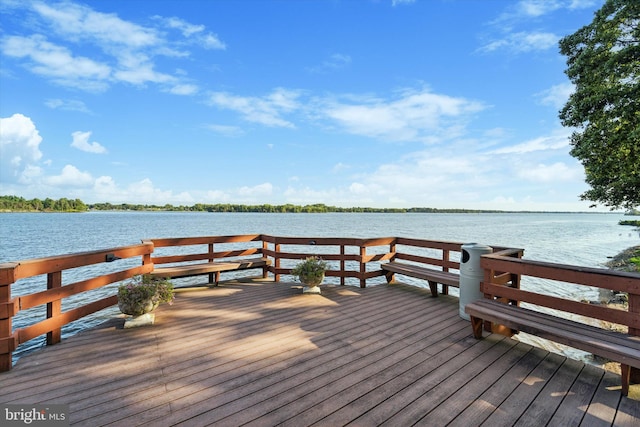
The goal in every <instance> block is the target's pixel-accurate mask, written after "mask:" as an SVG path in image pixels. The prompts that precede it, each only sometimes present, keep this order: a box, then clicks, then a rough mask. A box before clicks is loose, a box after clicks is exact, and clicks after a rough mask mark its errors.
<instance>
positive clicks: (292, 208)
mask: <svg viewBox="0 0 640 427" xmlns="http://www.w3.org/2000/svg"><path fill="white" fill-rule="evenodd" d="M89 209H93V210H107V211H110V210H128V211H179V212H218V213H220V212H258V213H334V212H353V213H407V212H421V213H438V212H440V213H473V212H501V211H477V210H471V209H435V208H369V207H350V208H341V207H337V206H327V205H325V204H322V203H318V204H313V205H304V206H301V205H292V204H285V205H271V204H262V205H240V204H229V203H218V204H202V203H196V204H195V205H193V206H173V205H169V204H167V205H163V206H159V205H140V204H137V205H133V204H127V203H123V204H115V205H114V204H111V203H95V204H91V205H89Z"/></svg>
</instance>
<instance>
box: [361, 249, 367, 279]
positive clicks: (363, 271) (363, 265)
mask: <svg viewBox="0 0 640 427" xmlns="http://www.w3.org/2000/svg"><path fill="white" fill-rule="evenodd" d="M366 256H367V247H366V246H360V287H361V288H366V287H367V278H366V276H365V274H366V272H367V263H366V261H365V259H364V257H366Z"/></svg>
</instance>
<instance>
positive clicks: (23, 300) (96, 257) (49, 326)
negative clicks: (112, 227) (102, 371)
mask: <svg viewBox="0 0 640 427" xmlns="http://www.w3.org/2000/svg"><path fill="white" fill-rule="evenodd" d="M151 252H153V245H151V244H141V245H134V246H124V247H119V248H115V249H104V250H99V251H92V252H82V253H75V254H69V255H61V256H54V257H49V258H37V259H30V260H25V261H18V262H9V263H3V264H0V371H6V370H9V369H10V368H11V365H12V353H13V351H14V350H15V349H16V348H17V347H18V345H20V344H23V343H25V342H27V341H29V340H31V339H33V338H35V337H38V336H40V335H43V334H47V344H55V343H58V342H60V339H61V336H62V326H64V325H66V324H68V323H70V322H73V321H74V320H78V319H80V318H82V317H85V316H87V315H89V314H92V313H95V312H97V311H99V310H102V309H104V308H107V307H109V306H112V305H114V304H117V302H118V297H117V296H116V295H115V294H114V295H111V296H108V297H106V298H101V299H98V300H96V301H92V302H90V303H88V304H85V305H81V306H79V307H76V308H73V309H71V310H68V311H64V312H63V311H62V299H63V298H67V297H71V296H73V295H77V294H80V293H83V292H87V291H90V290H93V289H97V288H101V287H103V286H106V285H109V284H111V283H116V282H120V281H123V280H126V279H128V278H130V277H133V276H135V275H138V274H145V273H149V272H150V271H151V270H152V269H153V264H147V265H140V266H137V267H131V268H127V269H124V270H118V271H112V272H110V273H108V274H104V275H100V276H96V277H90V278H86V279H85V280H81V281H77V282H74V283H69V284H65V285H63V277H62V276H63V272H65V271H70V270H72V269H76V268H81V267H87V266H91V265H96V264H102V263H107V262H113V261H117V260H121V259H126V258H132V257H143V258H148V257H150V255H151ZM87 274H88V273H87ZM39 275H46V290H43V291H40V292H34V293H31V294H28V295H21V296H18V297H15V298H14V297H12V295H11V285H12V284H13V283H15V282H16V281H18V280H20V279H27V278H30V277H34V276H39ZM44 304H46V318H45V320H42V321H39V322H36V323H34V324H31V325H29V326H26V327H24V328H19V329H16V330H15V331H14V330H12V318H13V317H14V316H16V315H17V314H18V313H19V312H20V311H23V310H27V309H30V308H33V307H37V306H42V305H44Z"/></svg>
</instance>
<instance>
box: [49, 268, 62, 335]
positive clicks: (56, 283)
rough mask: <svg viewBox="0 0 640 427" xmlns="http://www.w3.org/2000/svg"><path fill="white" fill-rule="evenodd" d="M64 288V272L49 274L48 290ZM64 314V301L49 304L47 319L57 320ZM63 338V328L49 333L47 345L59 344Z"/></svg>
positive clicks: (59, 300) (58, 300)
mask: <svg viewBox="0 0 640 427" xmlns="http://www.w3.org/2000/svg"><path fill="white" fill-rule="evenodd" d="M60 287H62V271H54V272H51V273H49V274H47V289H57V288H60ZM61 312H62V300H61V299H57V300H54V301H51V302H48V303H47V319H51V318H55V317H57V316H59V315H60V313H61ZM61 338H62V327H57V328H55V329H52V330H51V331H49V332H47V345H52V344H57V343H59V342H60V340H61Z"/></svg>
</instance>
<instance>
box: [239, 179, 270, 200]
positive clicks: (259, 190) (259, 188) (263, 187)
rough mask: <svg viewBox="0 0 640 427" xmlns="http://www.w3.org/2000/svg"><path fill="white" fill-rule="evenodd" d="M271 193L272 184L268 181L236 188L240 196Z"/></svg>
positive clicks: (258, 195) (257, 195)
mask: <svg viewBox="0 0 640 427" xmlns="http://www.w3.org/2000/svg"><path fill="white" fill-rule="evenodd" d="M271 194H273V185H272V184H271V183H269V182H265V183H263V184H259V185H255V186H253V187H241V188H239V189H238V195H240V196H242V197H247V196H249V197H260V196H270V195H271Z"/></svg>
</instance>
